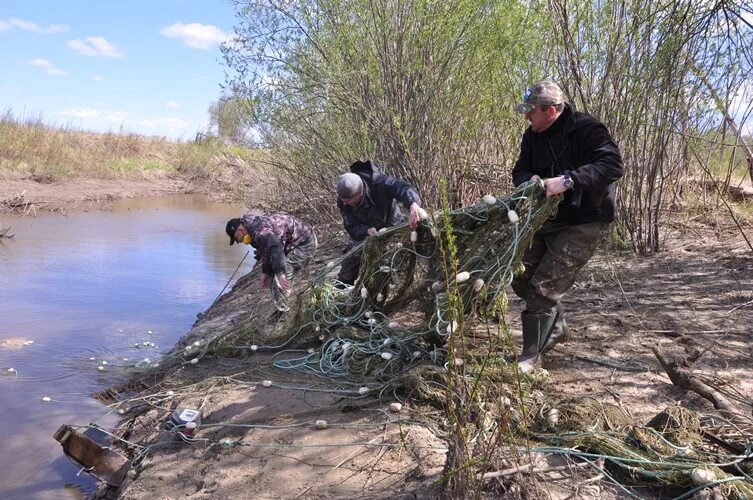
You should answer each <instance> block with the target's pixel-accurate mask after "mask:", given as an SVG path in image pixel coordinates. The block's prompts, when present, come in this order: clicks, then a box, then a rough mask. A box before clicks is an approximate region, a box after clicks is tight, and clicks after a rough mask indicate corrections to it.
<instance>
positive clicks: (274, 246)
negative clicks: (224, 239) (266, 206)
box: [225, 214, 317, 313]
mask: <svg viewBox="0 0 753 500" xmlns="http://www.w3.org/2000/svg"><path fill="white" fill-rule="evenodd" d="M225 232H226V233H227V235H228V236H230V244H231V245H232V244H233V243H245V244H246V245H251V246H252V247H254V248H255V249H256V253H257V262H260V263H261V272H262V274H261V286H262V287H263V288H270V289H271V292H272V298H273V300H274V303H275V306H276V307H277V310H278V311H279V312H281V313H284V312H287V311H288V310H289V309H290V307H289V306H288V296H289V295H290V281H291V280H292V279H293V275H294V273H296V272H298V271H300V270H301V269H302V268H303V267H304V266H305V265H306V264H307V263H308V262H309V261H311V260H312V259H313V257H314V252H315V251H316V245H317V242H316V235H315V234H314V231H313V230H312V229H311V228H310V227H309V226H308V225H306V224H305V223H304V222H303V221H301V220H300V219H298V218H296V217H294V216H292V215H288V214H265V215H258V216H257V215H251V214H246V215H244V216H243V218H236V219H230V220H229V221H228V222H227V225H226V226H225Z"/></svg>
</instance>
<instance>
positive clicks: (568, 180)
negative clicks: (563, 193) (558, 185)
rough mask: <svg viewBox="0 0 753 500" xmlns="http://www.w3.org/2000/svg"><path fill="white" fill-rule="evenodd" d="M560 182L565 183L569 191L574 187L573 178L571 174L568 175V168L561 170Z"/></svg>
mask: <svg viewBox="0 0 753 500" xmlns="http://www.w3.org/2000/svg"><path fill="white" fill-rule="evenodd" d="M562 177H563V180H562V183H563V184H564V185H565V188H566V189H567V190H568V191H569V190H571V189H573V188H574V187H575V181H574V180H573V177H572V175H570V171H569V170H565V171H564V172H562Z"/></svg>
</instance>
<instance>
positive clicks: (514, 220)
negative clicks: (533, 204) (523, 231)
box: [507, 210, 519, 224]
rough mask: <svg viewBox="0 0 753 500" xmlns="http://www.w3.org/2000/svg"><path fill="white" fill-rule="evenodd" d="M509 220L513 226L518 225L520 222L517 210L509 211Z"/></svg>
mask: <svg viewBox="0 0 753 500" xmlns="http://www.w3.org/2000/svg"><path fill="white" fill-rule="evenodd" d="M507 218H508V219H510V222H512V223H513V224H517V223H518V220H519V219H518V214H517V212H515V210H508V211H507Z"/></svg>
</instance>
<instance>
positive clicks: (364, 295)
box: [361, 286, 369, 299]
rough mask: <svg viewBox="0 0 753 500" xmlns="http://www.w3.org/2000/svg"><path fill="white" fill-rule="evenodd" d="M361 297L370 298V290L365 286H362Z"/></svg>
mask: <svg viewBox="0 0 753 500" xmlns="http://www.w3.org/2000/svg"><path fill="white" fill-rule="evenodd" d="M361 297H362V298H364V299H368V298H369V290H368V289H367V288H366V287H365V286H364V287H361Z"/></svg>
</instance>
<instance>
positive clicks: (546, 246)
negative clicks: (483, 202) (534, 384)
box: [512, 81, 625, 373]
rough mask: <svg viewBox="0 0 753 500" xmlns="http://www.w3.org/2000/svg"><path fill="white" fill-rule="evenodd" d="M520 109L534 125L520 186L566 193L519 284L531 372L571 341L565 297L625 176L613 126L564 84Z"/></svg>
mask: <svg viewBox="0 0 753 500" xmlns="http://www.w3.org/2000/svg"><path fill="white" fill-rule="evenodd" d="M515 111H517V112H518V113H522V114H525V116H526V118H527V119H528V121H529V122H530V123H531V125H530V126H529V127H528V128H527V129H526V131H525V133H524V134H523V140H522V142H521V145H520V156H519V158H518V161H517V162H516V163H515V167H514V168H513V170H512V178H513V183H514V184H515V185H516V186H518V185H520V184H522V183H524V182H526V181H529V180H533V181H540V180H541V179H543V180H544V183H545V187H546V195H547V196H556V195H559V194H563V195H564V196H563V199H562V201H561V202H560V204H559V207H558V212H557V216H556V217H555V218H554V219H553V220H550V221H547V222H546V223H545V224H544V225H543V226H542V228H541V229H540V230H539V231H538V232H537V233H536V235H535V236H534V239H533V242H532V244H531V248H530V249H528V250H527V251H526V253H525V255H524V256H523V263H524V264H525V267H526V270H525V272H524V273H523V274H522V275H520V276H518V278H517V279H516V280H515V281H514V282H513V284H512V287H513V290H514V291H515V293H516V294H517V295H518V296H519V297H520V298H522V299H523V300H524V301H525V303H526V310H525V311H523V314H522V326H523V352H522V354H521V355H520V358H519V359H518V367H519V368H520V370H521V371H522V372H524V373H530V372H531V371H532V370H533V369H534V368H535V367H536V366H537V365H538V364H539V363H540V361H541V355H542V354H543V353H544V352H546V351H548V350H549V349H551V348H552V347H553V346H554V345H555V344H557V343H558V342H561V341H563V340H565V339H566V338H567V335H568V329H567V323H566V321H565V315H564V311H563V309H562V304H561V303H560V300H561V299H562V297H563V295H564V294H565V292H567V291H568V290H569V289H570V287H571V286H572V285H573V283H574V282H575V277H576V276H577V274H578V272H579V271H580V270H581V269H582V268H583V266H585V265H586V263H587V262H588V260H589V259H590V258H591V256H592V255H593V253H594V251H595V250H596V247H597V245H598V243H599V241H600V240H601V238H602V236H603V235H604V233H605V232H606V229H607V228H608V226H609V224H610V223H611V222H612V221H614V216H615V201H614V194H613V185H612V183H614V182H615V181H616V180H617V179H619V178H620V177H622V176H623V175H624V173H625V168H624V166H623V164H622V157H621V156H620V150H619V148H618V147H617V145H616V144H615V143H614V141H613V140H612V137H611V136H610V135H609V131H608V130H607V128H606V126H604V124H602V123H601V122H599V121H598V120H596V119H595V118H593V117H591V116H589V115H587V114H585V113H580V112H578V111H575V109H574V108H573V107H572V106H571V105H570V104H568V103H566V102H565V96H564V94H563V92H562V90H561V89H560V88H559V87H558V86H557V84H555V83H553V82H550V81H544V82H539V83H537V84H535V85H533V86H532V87H530V88H529V89H528V90H527V91H526V93H525V95H524V97H523V102H522V103H520V104H518V105H517V106H515Z"/></svg>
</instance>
